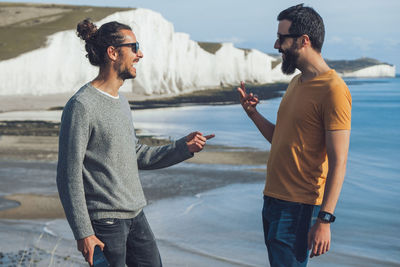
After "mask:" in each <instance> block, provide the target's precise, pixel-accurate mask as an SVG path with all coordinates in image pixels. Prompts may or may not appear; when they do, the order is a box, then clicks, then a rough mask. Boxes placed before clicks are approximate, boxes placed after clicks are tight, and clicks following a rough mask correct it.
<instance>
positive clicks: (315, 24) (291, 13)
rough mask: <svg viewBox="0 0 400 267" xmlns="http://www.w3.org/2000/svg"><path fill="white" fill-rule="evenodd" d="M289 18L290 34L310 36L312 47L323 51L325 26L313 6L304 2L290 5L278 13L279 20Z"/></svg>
mask: <svg viewBox="0 0 400 267" xmlns="http://www.w3.org/2000/svg"><path fill="white" fill-rule="evenodd" d="M285 19H286V20H289V21H291V22H292V24H291V25H290V28H289V33H290V34H306V35H308V37H309V38H310V41H311V47H312V48H314V50H316V51H317V52H321V49H322V45H323V43H324V38H325V26H324V21H323V20H322V18H321V16H320V15H319V14H318V13H317V12H316V11H315V10H314V9H313V8H311V7H305V6H303V4H299V5H296V6H292V7H289V8H288V9H285V10H283V11H282V12H281V13H279V15H278V21H281V20H285Z"/></svg>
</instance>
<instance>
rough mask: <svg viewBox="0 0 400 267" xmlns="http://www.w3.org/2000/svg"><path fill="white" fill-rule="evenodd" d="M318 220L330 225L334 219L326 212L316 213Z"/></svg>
mask: <svg viewBox="0 0 400 267" xmlns="http://www.w3.org/2000/svg"><path fill="white" fill-rule="evenodd" d="M318 218H319V219H320V220H321V221H323V222H327V223H332V222H334V221H335V219H336V217H335V216H334V215H333V214H332V213H329V212H326V211H320V212H319V213H318Z"/></svg>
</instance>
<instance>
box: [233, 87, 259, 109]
mask: <svg viewBox="0 0 400 267" xmlns="http://www.w3.org/2000/svg"><path fill="white" fill-rule="evenodd" d="M237 90H238V92H239V98H240V104H242V107H243V109H244V111H246V113H247V115H249V116H251V115H252V114H254V113H255V112H256V111H257V109H256V106H257V104H258V103H259V102H260V101H259V100H258V97H257V95H253V93H250V94H247V93H246V88H245V86H244V82H243V81H242V82H240V87H238V89H237Z"/></svg>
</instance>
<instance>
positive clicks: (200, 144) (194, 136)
mask: <svg viewBox="0 0 400 267" xmlns="http://www.w3.org/2000/svg"><path fill="white" fill-rule="evenodd" d="M214 136H215V134H210V135H206V136H203V134H202V133H201V132H198V131H196V132H192V133H190V134H188V135H187V136H186V144H187V146H188V149H189V151H190V152H191V153H195V152H199V151H201V150H202V149H203V148H204V146H205V145H206V142H207V140H208V139H211V138H213V137H214Z"/></svg>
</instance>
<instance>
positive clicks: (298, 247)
mask: <svg viewBox="0 0 400 267" xmlns="http://www.w3.org/2000/svg"><path fill="white" fill-rule="evenodd" d="M278 21H279V25H278V38H277V40H276V42H275V46H274V47H275V49H278V50H279V52H280V53H282V71H283V72H284V73H286V74H292V73H294V71H295V70H296V68H297V69H299V70H300V72H301V73H300V74H299V75H297V76H295V77H294V78H293V79H292V81H291V82H290V84H289V85H288V88H287V90H286V93H285V95H284V96H283V98H282V101H281V104H280V106H279V110H278V116H277V121H276V125H274V124H273V123H271V122H270V121H268V120H267V119H266V118H264V117H263V116H262V115H261V114H260V113H259V112H258V111H257V109H256V106H257V104H258V98H257V97H256V96H254V95H253V94H251V93H250V94H247V93H246V90H245V87H244V84H243V82H242V83H241V87H240V88H238V91H239V94H240V101H241V104H242V106H243V108H244V110H245V111H246V113H247V115H248V116H249V117H250V119H251V120H252V121H253V122H254V124H255V125H256V126H257V128H258V129H259V131H260V132H261V133H262V135H263V136H264V137H265V138H266V139H267V140H268V141H269V142H270V143H271V151H270V156H269V158H268V163H267V179H266V184H265V189H264V207H263V211H262V217H263V226H264V237H265V244H266V246H267V249H268V257H269V261H270V264H271V266H306V265H307V260H308V253H309V250H311V255H310V257H313V256H319V255H321V254H324V253H326V252H327V251H328V250H329V248H330V243H331V230H330V223H332V222H333V221H334V220H335V216H334V215H333V213H334V210H335V206H336V203H337V201H338V198H339V195H340V191H341V188H342V184H343V180H344V176H345V171H346V162H347V153H348V148H349V140H350V128H351V95H350V92H349V90H348V88H347V86H346V84H345V82H344V81H343V80H342V79H341V78H340V77H339V76H338V75H337V73H336V72H335V71H334V70H333V69H330V68H329V66H328V65H327V64H326V62H325V61H324V59H323V58H322V56H321V48H322V44H323V41H324V35H325V29H324V24H323V20H322V18H321V16H320V15H319V14H318V13H317V12H316V11H315V10H314V9H312V8H310V7H304V6H303V5H302V4H301V5H297V6H293V7H290V8H288V9H286V10H284V11H282V12H281V13H280V14H279V16H278Z"/></svg>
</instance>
